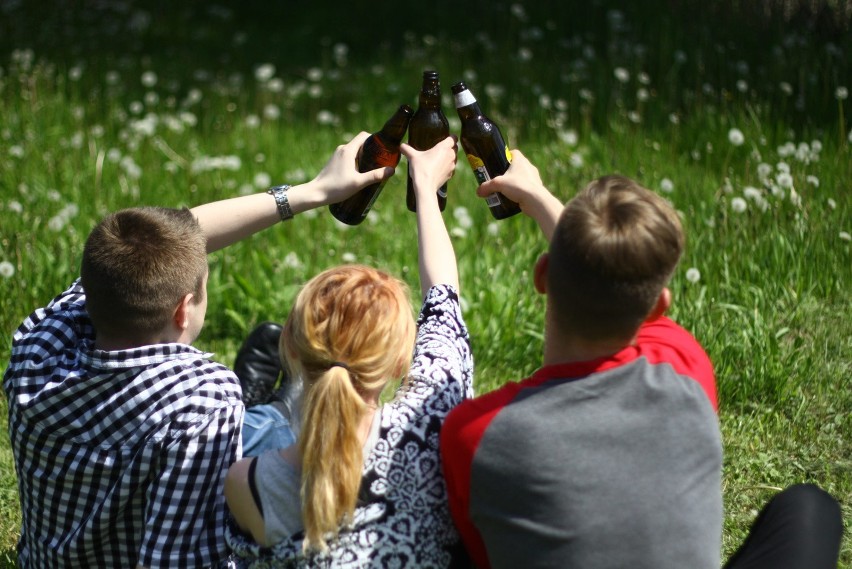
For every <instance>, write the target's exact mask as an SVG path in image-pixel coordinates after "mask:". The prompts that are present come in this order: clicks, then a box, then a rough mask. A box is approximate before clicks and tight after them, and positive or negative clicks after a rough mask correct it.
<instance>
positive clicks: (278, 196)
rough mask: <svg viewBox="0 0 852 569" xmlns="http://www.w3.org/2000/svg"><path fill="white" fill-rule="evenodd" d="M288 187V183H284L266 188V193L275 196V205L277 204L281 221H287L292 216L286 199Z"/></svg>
mask: <svg viewBox="0 0 852 569" xmlns="http://www.w3.org/2000/svg"><path fill="white" fill-rule="evenodd" d="M289 189H290V185H289V184H284V185H283V186H273V187H271V188H269V189H268V190H266V193H267V194H269V195H270V196H272V197H274V198H275V205H276V206H278V215H280V216H281V221H287V220H288V219H292V217H293V210H292V209H290V201H289V200H288V199H287V190H289Z"/></svg>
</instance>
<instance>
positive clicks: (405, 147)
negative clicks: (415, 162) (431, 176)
mask: <svg viewBox="0 0 852 569" xmlns="http://www.w3.org/2000/svg"><path fill="white" fill-rule="evenodd" d="M399 151H400V152H401V153H402V155H403V156H405V157H406V158H411V155H412V154H414V153H415V152H416V151H415V150H414V147H413V146H411V145H410V144H408V143H406V142H403V143H402V144H400V145H399Z"/></svg>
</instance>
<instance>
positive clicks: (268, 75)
mask: <svg viewBox="0 0 852 569" xmlns="http://www.w3.org/2000/svg"><path fill="white" fill-rule="evenodd" d="M274 76H275V66H274V65H272V64H271V63H264V64H262V65H258V66H257V67H255V69H254V78H255V79H257V80H258V81H259V82H261V83H266V82H267V81H269V80H270V79H272V77H274Z"/></svg>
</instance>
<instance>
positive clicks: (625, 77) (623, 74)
mask: <svg viewBox="0 0 852 569" xmlns="http://www.w3.org/2000/svg"><path fill="white" fill-rule="evenodd" d="M612 74H613V75H614V76H615V78H616V79H617V80H618V82H619V83H627V82H628V81H630V72H629V71H627V69H625V68H624V67H616V68H615V69H613V70H612Z"/></svg>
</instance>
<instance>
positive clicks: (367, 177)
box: [361, 166, 396, 187]
mask: <svg viewBox="0 0 852 569" xmlns="http://www.w3.org/2000/svg"><path fill="white" fill-rule="evenodd" d="M395 171H396V170H394V169H393V168H391V167H390V166H385V167H384V168H376V169H375V170H370V171H369V172H363V173H362V174H361V182H362V185H363V187H366V186H369V185H370V184H375V183H377V182H381V181H382V180H384V179H386V178H390V177H391V176H393V174H394V172H395Z"/></svg>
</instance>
